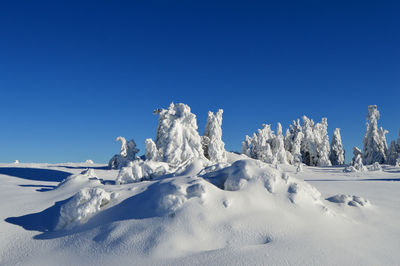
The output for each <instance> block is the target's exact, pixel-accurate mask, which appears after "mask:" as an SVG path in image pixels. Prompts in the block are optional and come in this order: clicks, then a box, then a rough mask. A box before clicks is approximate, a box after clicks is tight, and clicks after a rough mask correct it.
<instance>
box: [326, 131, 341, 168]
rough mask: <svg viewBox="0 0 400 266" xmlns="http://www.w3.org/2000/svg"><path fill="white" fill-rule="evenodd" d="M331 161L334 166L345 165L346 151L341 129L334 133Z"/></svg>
mask: <svg viewBox="0 0 400 266" xmlns="http://www.w3.org/2000/svg"><path fill="white" fill-rule="evenodd" d="M329 159H330V160H331V163H332V165H343V164H344V149H343V145H342V138H341V136H340V128H336V129H335V131H334V132H333V138H332V142H331V152H330V155H329Z"/></svg>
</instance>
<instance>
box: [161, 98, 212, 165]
mask: <svg viewBox="0 0 400 266" xmlns="http://www.w3.org/2000/svg"><path fill="white" fill-rule="evenodd" d="M155 113H157V114H158V115H159V118H158V127H157V137H156V147H157V150H158V154H159V156H160V158H159V159H160V160H161V161H163V162H167V163H170V164H172V165H179V164H181V163H183V162H185V161H187V160H190V159H193V158H199V159H206V158H205V156H204V151H203V147H202V143H201V137H200V135H199V133H198V132H197V121H196V116H195V115H194V114H193V113H191V112H190V107H189V106H187V105H186V104H183V103H178V104H176V105H175V104H174V103H171V104H170V106H169V107H168V109H159V110H157V111H156V112H155Z"/></svg>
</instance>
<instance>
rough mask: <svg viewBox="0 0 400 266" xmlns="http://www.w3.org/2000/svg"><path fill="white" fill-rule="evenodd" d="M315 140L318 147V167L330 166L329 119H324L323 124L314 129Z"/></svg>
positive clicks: (318, 124)
mask: <svg viewBox="0 0 400 266" xmlns="http://www.w3.org/2000/svg"><path fill="white" fill-rule="evenodd" d="M314 138H315V142H316V146H317V156H318V163H317V165H318V166H330V165H331V161H330V160H329V152H330V148H329V136H328V119H327V118H325V117H324V118H322V121H321V123H317V124H316V125H315V127H314Z"/></svg>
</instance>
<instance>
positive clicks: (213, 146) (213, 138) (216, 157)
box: [202, 109, 226, 162]
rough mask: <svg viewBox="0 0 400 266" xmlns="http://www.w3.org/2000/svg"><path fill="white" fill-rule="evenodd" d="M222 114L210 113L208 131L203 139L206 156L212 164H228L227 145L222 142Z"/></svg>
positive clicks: (220, 111) (221, 111)
mask: <svg viewBox="0 0 400 266" xmlns="http://www.w3.org/2000/svg"><path fill="white" fill-rule="evenodd" d="M222 113H223V110H222V109H219V110H218V112H216V113H215V114H214V113H213V112H208V119H207V123H206V130H205V133H204V136H203V138H202V143H203V145H202V146H203V150H204V155H205V157H206V158H207V159H209V160H210V161H212V162H226V152H225V144H224V142H223V141H222V128H221V126H222Z"/></svg>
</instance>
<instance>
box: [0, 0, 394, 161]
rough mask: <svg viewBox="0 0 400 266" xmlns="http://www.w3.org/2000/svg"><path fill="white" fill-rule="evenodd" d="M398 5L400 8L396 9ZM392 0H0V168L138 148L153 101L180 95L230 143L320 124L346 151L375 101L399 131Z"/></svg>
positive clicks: (152, 119)
mask: <svg viewBox="0 0 400 266" xmlns="http://www.w3.org/2000/svg"><path fill="white" fill-rule="evenodd" d="M396 2H397V3H396ZM399 14H400V4H398V1H393V2H387V1H293V2H291V1H257V2H253V1H241V2H238V1H224V2H218V1H159V2H155V1H18V0H16V1H1V3H0V36H1V39H0V91H1V103H0V113H1V126H0V162H11V161H13V160H15V159H19V160H20V161H22V162H67V161H84V160H86V159H92V160H94V161H95V162H107V161H108V160H109V158H111V156H112V155H113V154H115V153H117V152H118V151H119V145H118V144H117V143H115V142H114V140H115V137H117V136H119V135H122V136H125V137H127V138H134V139H135V141H136V142H137V144H138V146H139V148H140V149H142V151H141V152H143V151H144V145H143V143H144V140H145V139H146V138H149V137H152V138H154V137H155V131H156V125H157V117H156V116H154V115H153V114H152V111H153V110H154V109H156V108H161V107H167V106H168V105H169V103H170V102H171V101H174V102H184V103H186V104H188V105H190V106H191V107H192V111H193V112H194V113H195V114H196V115H197V118H198V124H199V131H200V133H201V134H202V133H203V131H204V125H205V121H206V117H207V111H208V110H212V111H216V110H217V109H218V108H223V109H224V120H223V134H224V135H223V138H224V141H225V143H226V148H227V149H228V150H240V145H241V141H242V140H243V139H244V136H245V135H246V134H251V133H252V132H254V131H255V130H256V129H257V128H259V127H261V124H262V123H268V124H272V125H273V126H272V127H273V129H275V128H276V122H279V121H280V122H282V125H283V127H284V129H285V128H286V127H287V126H288V124H289V123H290V122H291V120H293V119H295V118H297V117H300V116H302V115H303V114H305V115H307V116H309V117H311V118H313V119H314V120H318V121H319V120H320V119H321V117H327V118H328V124H329V134H330V136H332V133H333V130H334V128H335V127H340V128H341V130H342V138H343V142H344V145H345V148H346V150H347V154H346V155H347V158H348V159H349V158H351V156H352V155H351V149H352V146H353V145H357V146H361V143H362V138H363V135H364V131H365V116H366V113H367V106H368V105H369V104H377V105H378V108H379V110H380V112H381V120H380V125H381V126H383V127H384V128H385V129H387V130H389V131H390V133H389V134H388V135H387V137H388V142H390V140H392V139H397V132H398V130H399V128H400V15H399Z"/></svg>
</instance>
